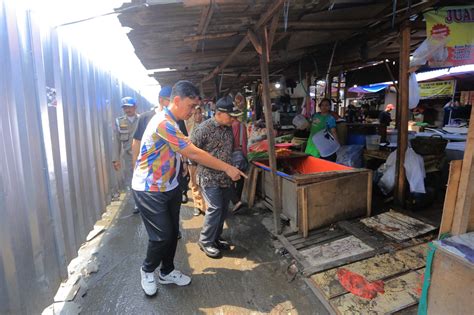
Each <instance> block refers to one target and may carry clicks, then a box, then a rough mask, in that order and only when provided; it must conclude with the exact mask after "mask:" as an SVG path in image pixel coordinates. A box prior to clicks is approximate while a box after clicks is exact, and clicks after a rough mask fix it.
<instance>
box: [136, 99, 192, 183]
mask: <svg viewBox="0 0 474 315" xmlns="http://www.w3.org/2000/svg"><path fill="white" fill-rule="evenodd" d="M189 143H190V141H189V139H188V138H187V137H186V136H184V135H183V133H182V132H181V131H180V130H179V127H178V124H177V121H176V119H175V117H174V116H173V114H172V113H171V112H170V111H169V110H168V109H167V108H165V109H164V110H163V111H162V112H160V113H158V114H156V115H155V116H153V118H152V119H151V120H150V122H149V123H148V125H147V127H146V130H145V133H144V134H143V138H142V143H141V148H140V154H139V155H138V158H137V162H136V164H135V170H134V172H133V180H132V189H133V190H136V191H155V192H157V191H159V192H165V191H170V190H173V189H175V188H176V187H177V186H178V174H179V172H180V169H181V154H180V153H179V151H180V150H183V149H184V148H186V147H187V146H188V145H189Z"/></svg>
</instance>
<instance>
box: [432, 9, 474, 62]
mask: <svg viewBox="0 0 474 315" xmlns="http://www.w3.org/2000/svg"><path fill="white" fill-rule="evenodd" d="M425 19H426V35H427V37H428V39H429V40H430V41H432V43H433V44H434V46H437V47H440V49H437V50H436V51H435V52H434V53H433V54H432V56H431V58H430V59H429V64H430V66H438V67H450V66H459V65H465V64H474V25H473V23H474V6H462V7H444V8H440V9H438V10H433V11H429V12H427V13H425ZM438 44H441V45H438Z"/></svg>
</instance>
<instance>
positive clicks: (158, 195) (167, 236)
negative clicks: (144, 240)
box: [133, 187, 181, 275]
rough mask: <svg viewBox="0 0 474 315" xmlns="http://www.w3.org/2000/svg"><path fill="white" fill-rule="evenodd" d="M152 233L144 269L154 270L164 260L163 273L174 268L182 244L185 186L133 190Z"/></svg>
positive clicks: (147, 270) (148, 231)
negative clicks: (183, 194)
mask: <svg viewBox="0 0 474 315" xmlns="http://www.w3.org/2000/svg"><path fill="white" fill-rule="evenodd" d="M133 197H134V199H135V203H136V205H137V207H138V210H139V211H140V214H141V217H142V219H143V224H144V225H145V229H146V231H147V233H148V238H149V240H148V249H147V253H146V258H145V260H144V261H143V267H142V268H143V271H145V272H153V271H155V269H156V268H158V266H159V265H160V263H161V273H162V274H163V275H167V274H169V273H170V272H171V271H173V270H174V256H175V254H176V246H177V244H178V231H179V211H180V207H181V189H180V188H179V187H176V188H175V189H173V190H171V191H167V192H149V191H135V190H134V191H133Z"/></svg>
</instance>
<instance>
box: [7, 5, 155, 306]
mask: <svg viewBox="0 0 474 315" xmlns="http://www.w3.org/2000/svg"><path fill="white" fill-rule="evenodd" d="M122 96H135V97H136V98H137V99H138V102H139V104H140V105H141V107H142V108H148V107H149V104H147V102H146V101H145V100H144V99H142V98H141V97H140V96H139V95H137V93H135V92H134V91H133V90H131V89H130V88H128V87H127V86H126V85H124V84H123V83H122V82H121V81H119V80H117V79H116V78H113V77H112V76H111V75H110V73H108V72H105V71H103V70H100V69H99V68H98V67H96V66H94V64H92V63H91V62H90V61H89V60H88V59H87V58H86V57H85V56H83V55H81V53H80V52H78V51H77V50H75V49H74V48H72V47H70V46H68V45H67V44H66V43H64V42H62V39H61V38H60V36H58V33H57V32H56V31H52V30H50V29H48V28H45V27H42V26H40V25H39V24H38V23H37V21H35V17H34V16H32V15H31V14H30V13H28V12H25V11H17V10H16V9H15V8H13V7H11V5H9V4H8V3H5V2H3V1H0V165H1V168H0V169H1V173H0V175H1V180H0V255H1V256H0V313H1V314H4V313H14V314H18V313H28V314H37V313H40V312H41V311H42V309H43V308H44V307H45V306H47V305H49V304H51V302H52V297H53V295H54V293H55V292H56V290H57V288H58V286H59V284H60V282H61V280H62V279H64V277H66V267H67V264H68V263H69V261H70V260H71V259H72V258H74V257H75V256H76V253H77V250H78V248H79V247H80V245H81V244H82V243H83V241H84V240H85V238H86V235H87V233H88V232H89V231H90V230H91V229H92V227H93V224H94V222H96V221H97V220H98V219H99V218H100V216H101V213H102V212H103V210H104V209H105V206H106V205H107V204H108V203H109V202H110V199H111V193H112V191H113V190H114V189H116V188H117V182H118V178H117V177H116V175H115V172H114V171H113V170H112V168H111V163H110V157H111V149H112V134H113V133H112V126H113V121H114V117H116V116H118V115H119V114H120V98H121V97H122Z"/></svg>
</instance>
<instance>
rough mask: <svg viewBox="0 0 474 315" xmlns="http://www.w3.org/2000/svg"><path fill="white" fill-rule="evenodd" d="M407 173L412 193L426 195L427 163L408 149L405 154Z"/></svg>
mask: <svg viewBox="0 0 474 315" xmlns="http://www.w3.org/2000/svg"><path fill="white" fill-rule="evenodd" d="M404 167H405V173H406V176H407V180H408V183H409V184H410V192H412V193H422V194H425V193H426V190H425V177H426V173H425V162H424V161H423V157H422V156H421V155H419V154H416V152H415V151H414V150H413V149H412V148H408V149H407V152H406V154H405V163H404Z"/></svg>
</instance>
